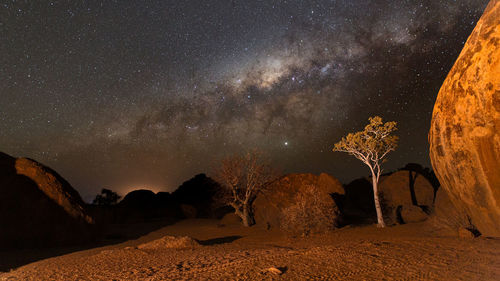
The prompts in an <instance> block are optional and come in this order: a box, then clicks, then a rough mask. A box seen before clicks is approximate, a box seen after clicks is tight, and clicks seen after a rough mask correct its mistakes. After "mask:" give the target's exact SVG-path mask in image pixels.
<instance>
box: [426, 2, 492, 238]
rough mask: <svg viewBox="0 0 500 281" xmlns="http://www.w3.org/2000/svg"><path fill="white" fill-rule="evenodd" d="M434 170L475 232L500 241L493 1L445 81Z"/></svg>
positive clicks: (433, 145) (436, 119)
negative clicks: (496, 237) (476, 230)
mask: <svg viewBox="0 0 500 281" xmlns="http://www.w3.org/2000/svg"><path fill="white" fill-rule="evenodd" d="M429 143H430V157H431V162H432V166H433V168H434V170H435V172H436V175H437V177H438V179H439V181H440V182H441V185H442V187H443V188H444V189H446V190H447V191H448V195H449V196H450V200H451V201H452V202H453V204H454V205H455V206H456V207H457V208H459V209H460V211H463V212H465V213H466V214H467V215H468V216H469V218H470V220H471V222H472V224H473V225H475V226H476V227H477V229H478V230H479V231H480V232H481V233H483V234H485V235H489V236H500V1H491V2H490V4H489V5H488V7H487V9H486V11H485V12H484V14H483V16H482V17H481V19H480V20H479V22H478V23H477V25H476V27H475V29H474V31H473V32H472V34H471V36H470V37H469V39H468V40H467V43H466V44H465V46H464V49H463V50H462V52H461V54H460V56H459V58H458V59H457V61H456V63H455V65H454V66H453V68H452V69H451V71H450V73H449V74H448V77H447V78H446V80H445V81H444V83H443V85H442V87H441V89H440V91H439V94H438V97H437V100H436V104H435V106H434V112H433V115H432V122H431V129H430V132H429Z"/></svg>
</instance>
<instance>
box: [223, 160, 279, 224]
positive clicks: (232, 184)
mask: <svg viewBox="0 0 500 281" xmlns="http://www.w3.org/2000/svg"><path fill="white" fill-rule="evenodd" d="M215 179H216V180H217V181H218V182H219V183H220V184H221V186H222V190H221V193H220V195H219V198H220V200H221V201H222V203H223V204H226V205H229V206H231V207H233V208H234V210H235V214H236V215H238V216H239V217H240V218H241V220H242V222H243V225H245V226H251V225H253V224H255V218H254V212H253V206H252V205H253V202H254V201H255V199H256V198H257V194H258V193H259V192H261V191H263V190H264V189H266V188H267V187H268V186H269V184H270V183H271V182H272V181H274V180H275V179H277V173H276V172H275V171H274V170H273V169H271V167H270V165H269V164H268V163H267V162H266V161H264V160H263V159H262V157H261V154H260V153H258V152H257V151H252V152H248V153H246V154H245V155H243V156H241V155H234V156H231V157H228V158H225V159H223V160H222V161H221V165H220V167H219V169H218V170H217V171H216V176H215Z"/></svg>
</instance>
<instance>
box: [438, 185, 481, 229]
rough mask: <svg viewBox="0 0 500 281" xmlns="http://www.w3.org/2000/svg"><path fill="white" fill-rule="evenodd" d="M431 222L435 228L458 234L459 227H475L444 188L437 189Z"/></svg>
mask: <svg viewBox="0 0 500 281" xmlns="http://www.w3.org/2000/svg"><path fill="white" fill-rule="evenodd" d="M431 223H432V224H433V225H434V227H435V228H436V229H437V230H439V231H441V232H443V233H449V234H451V235H458V232H459V231H460V229H469V230H474V229H475V228H474V226H473V225H471V223H470V221H469V218H468V217H467V214H465V213H464V212H463V210H461V209H458V208H457V207H455V205H454V204H453V202H451V200H450V196H449V195H448V192H447V191H446V189H444V188H440V189H439V190H438V191H437V194H436V200H435V202H434V209H433V214H432V219H431Z"/></svg>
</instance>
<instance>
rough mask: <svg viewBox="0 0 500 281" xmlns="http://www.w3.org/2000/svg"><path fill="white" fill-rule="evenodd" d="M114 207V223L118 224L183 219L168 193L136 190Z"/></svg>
mask: <svg viewBox="0 0 500 281" xmlns="http://www.w3.org/2000/svg"><path fill="white" fill-rule="evenodd" d="M113 207H114V212H115V213H116V214H115V216H114V217H115V221H111V223H113V222H120V223H127V222H143V221H148V220H152V219H160V218H168V219H180V218H183V213H182V210H181V208H180V205H179V204H178V202H176V200H175V199H174V198H173V196H172V194H170V193H168V192H158V193H156V194H155V193H154V192H153V191H151V190H146V189H138V190H134V191H131V192H129V193H127V195H125V197H124V198H123V200H122V201H120V203H118V204H117V205H116V206H113Z"/></svg>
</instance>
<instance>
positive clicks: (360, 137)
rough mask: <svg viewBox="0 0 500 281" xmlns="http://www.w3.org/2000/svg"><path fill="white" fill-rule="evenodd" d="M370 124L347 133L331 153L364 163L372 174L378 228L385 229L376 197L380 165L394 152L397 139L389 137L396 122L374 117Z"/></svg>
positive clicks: (392, 136) (395, 128) (394, 129)
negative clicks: (341, 153) (353, 158)
mask: <svg viewBox="0 0 500 281" xmlns="http://www.w3.org/2000/svg"><path fill="white" fill-rule="evenodd" d="M368 120H369V121H370V124H368V125H366V127H365V129H364V130H363V131H361V132H357V133H349V134H348V135H347V136H346V137H343V138H342V140H341V141H339V142H338V143H336V144H335V147H334V148H333V151H341V152H347V153H349V154H350V155H353V156H354V157H356V158H357V159H359V160H361V161H362V162H363V163H365V164H366V165H367V166H368V167H369V168H370V171H371V174H372V186H373V196H374V201H375V210H376V211H377V221H378V227H385V223H384V218H383V216H382V209H381V207H380V200H379V196H378V181H379V178H380V174H381V173H382V168H381V164H382V163H383V162H384V161H385V159H384V158H385V157H386V156H387V154H388V153H389V152H391V151H394V150H396V147H397V144H398V140H399V138H398V137H397V136H394V135H391V133H392V132H394V131H396V130H397V127H396V126H397V123H396V122H386V123H385V124H384V123H383V122H382V118H380V117H378V116H375V117H370V118H369V119H368Z"/></svg>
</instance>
